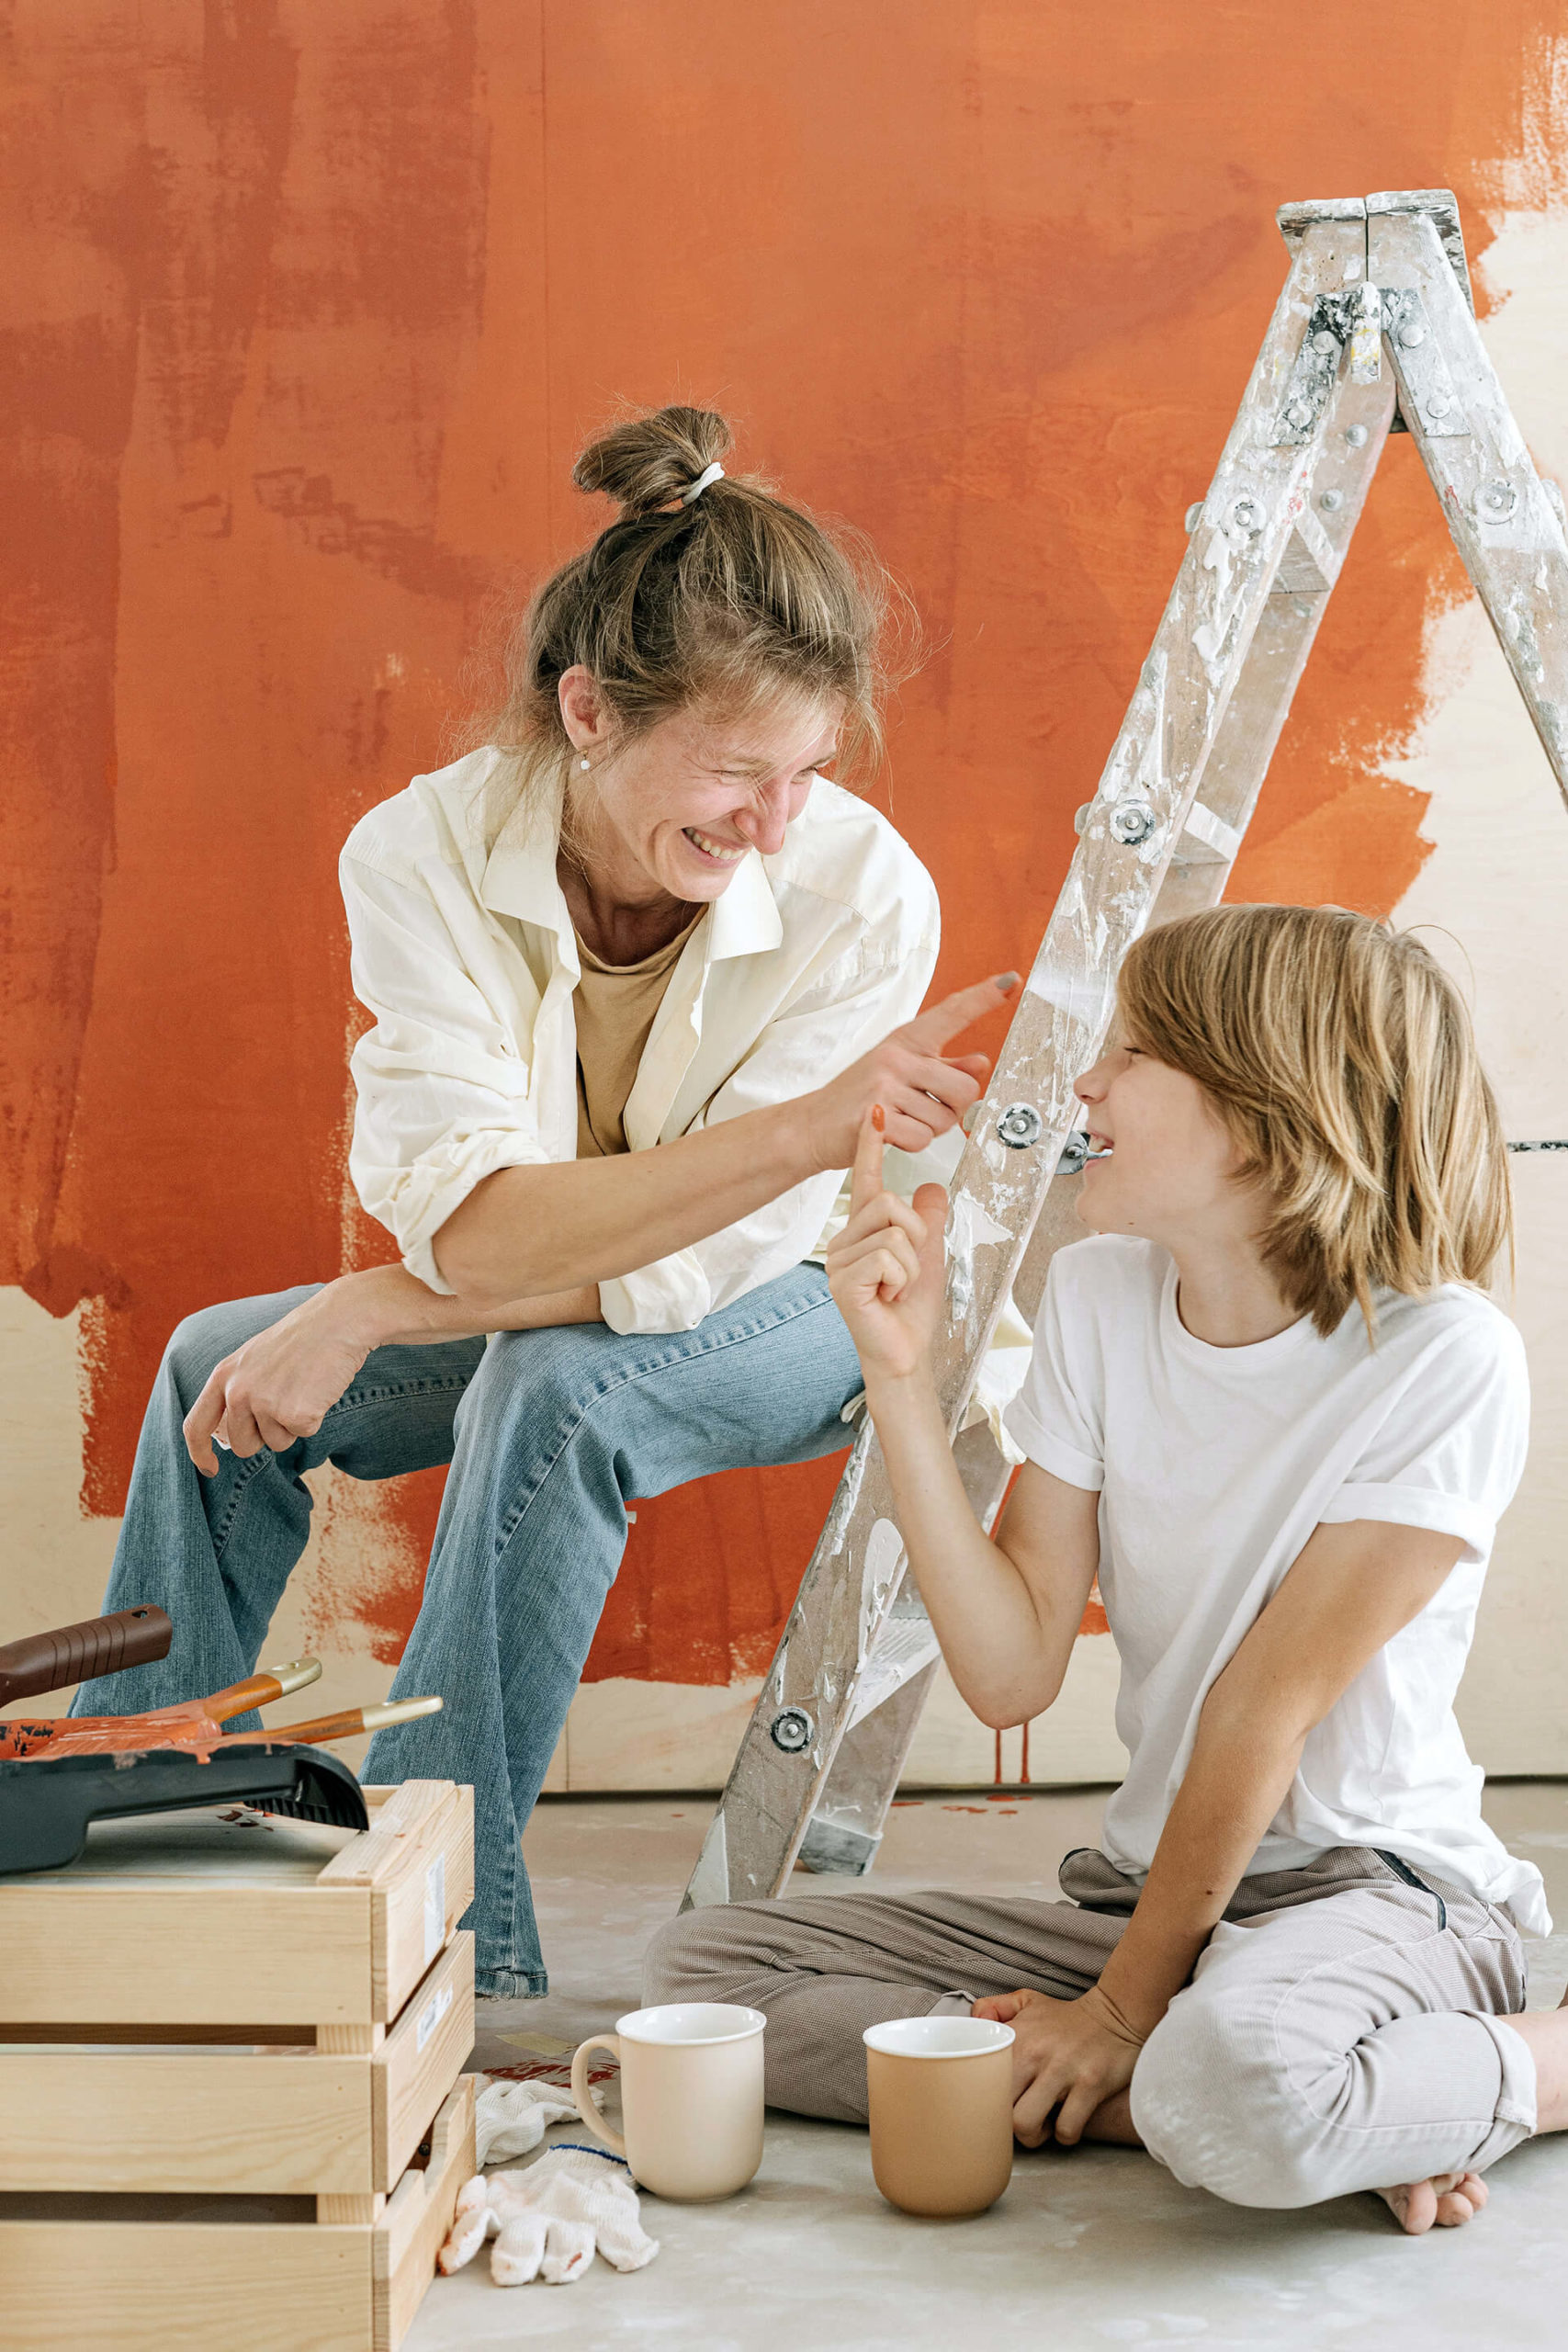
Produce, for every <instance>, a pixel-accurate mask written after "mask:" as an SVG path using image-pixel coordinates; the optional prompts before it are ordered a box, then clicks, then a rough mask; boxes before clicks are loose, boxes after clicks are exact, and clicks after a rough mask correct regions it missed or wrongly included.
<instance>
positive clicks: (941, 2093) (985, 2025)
mask: <svg viewBox="0 0 1568 2352" xmlns="http://www.w3.org/2000/svg"><path fill="white" fill-rule="evenodd" d="M863 2041H864V2042H865V2076H866V2090H867V2093H868V2095H869V2098H870V2101H871V2169H872V2175H873V2177H874V2179H875V2182H876V2185H877V2187H878V2188H880V2189H881V2191H882V2194H883V2195H884V2197H886V2199H887V2201H888V2203H889V2204H890V2205H897V2206H898V2207H899V2208H900V2210H901V2211H904V2212H906V2213H983V2212H984V2211H986V2208H987V2205H994V2204H995V2203H996V2201H997V2199H998V2197H999V2196H1000V2195H1001V2193H1002V2191H1003V2189H1004V2188H1006V2187H1007V2185H1008V2182H1009V2181H1010V2179H1011V2178H1012V2042H1013V2031H1012V2028H1011V2026H1010V2025H996V2024H994V2023H993V2022H992V2020H991V2019H990V2018H893V2019H891V2020H890V2022H889V2023H888V2024H886V2025H873V2026H867V2028H866V2030H865V2032H864V2035H863Z"/></svg>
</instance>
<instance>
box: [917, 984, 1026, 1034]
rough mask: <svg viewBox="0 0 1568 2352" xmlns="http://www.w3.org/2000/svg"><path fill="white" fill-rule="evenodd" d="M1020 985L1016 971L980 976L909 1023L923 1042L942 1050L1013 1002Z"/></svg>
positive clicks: (929, 1007)
mask: <svg viewBox="0 0 1568 2352" xmlns="http://www.w3.org/2000/svg"><path fill="white" fill-rule="evenodd" d="M1017 988H1018V974H1017V973H1016V972H998V973H997V974H996V975H995V976H994V977H993V978H990V979H988V980H976V981H975V983H974V984H973V986H972V987H969V988H966V989H955V990H954V992H953V995H952V996H944V997H943V998H942V1002H941V1003H940V1004H933V1005H930V1006H928V1007H927V1009H926V1011H925V1012H922V1013H919V1014H918V1015H917V1016H916V1018H915V1019H914V1020H913V1021H912V1022H911V1023H909V1026H910V1028H911V1030H913V1031H915V1032H916V1033H917V1034H918V1035H919V1039H920V1042H921V1044H922V1045H926V1046H931V1047H933V1048H934V1049H935V1050H936V1051H937V1052H939V1053H940V1052H941V1050H942V1046H946V1045H949V1044H951V1043H952V1041H953V1038H954V1037H956V1036H958V1035H961V1034H962V1032H963V1031H964V1030H965V1029H967V1028H968V1026H969V1024H970V1023H971V1022H973V1021H979V1020H982V1019H983V1018H984V1016H985V1015H986V1014H987V1012H996V1010H997V1008H998V1005H1003V1004H1008V1003H1010V1001H1011V1000H1012V997H1013V995H1014V992H1015V991H1016V989H1017Z"/></svg>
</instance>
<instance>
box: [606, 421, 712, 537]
mask: <svg viewBox="0 0 1568 2352" xmlns="http://www.w3.org/2000/svg"><path fill="white" fill-rule="evenodd" d="M729 444H730V431H729V427H728V424H726V423H725V421H724V419H723V417H722V416H720V415H718V414H717V413H716V411H715V410H713V409H711V408H660V409H654V410H652V411H650V413H649V414H648V415H646V416H633V417H628V418H627V419H626V423H625V424H616V425H613V426H612V427H611V429H610V431H609V432H608V433H602V434H601V435H600V436H599V438H598V440H597V441H591V442H590V443H589V445H588V447H587V448H586V449H584V451H583V452H582V455H581V457H580V458H579V459H578V461H577V463H576V465H575V466H573V468H572V469H571V478H572V481H574V482H575V483H576V484H577V487H578V489H579V490H596V491H602V492H604V496H605V497H606V498H613V499H614V500H615V503H616V504H617V505H618V506H619V508H620V510H621V515H622V519H623V520H626V519H627V518H628V517H631V516H635V515H651V514H654V513H656V512H657V511H658V509H659V508H660V507H661V506H669V505H671V504H672V503H673V502H674V501H675V500H676V499H678V498H679V497H681V496H682V493H683V492H686V491H688V490H690V489H691V487H692V484H693V483H694V481H696V480H697V479H698V477H699V476H700V475H702V474H704V473H705V472H706V470H707V469H708V467H709V466H711V465H712V464H713V463H714V462H715V460H716V458H722V457H723V455H724V453H725V451H726V450H727V449H728V447H729Z"/></svg>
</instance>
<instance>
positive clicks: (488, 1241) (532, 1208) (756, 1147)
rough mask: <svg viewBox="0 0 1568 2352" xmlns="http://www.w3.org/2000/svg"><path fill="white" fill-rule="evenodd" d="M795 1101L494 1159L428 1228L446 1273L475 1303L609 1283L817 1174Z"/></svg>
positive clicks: (702, 1237) (806, 1130) (804, 1122)
mask: <svg viewBox="0 0 1568 2352" xmlns="http://www.w3.org/2000/svg"><path fill="white" fill-rule="evenodd" d="M820 1172H821V1171H820V1169H819V1167H818V1163H817V1162H816V1160H815V1159H814V1158H813V1155H812V1149H811V1140H810V1128H809V1123H808V1121H807V1118H806V1117H805V1116H803V1115H802V1114H801V1111H800V1108H799V1106H798V1105H797V1104H795V1103H772V1104H770V1105H769V1106H768V1107H767V1108H766V1109H765V1110H761V1111H749V1112H747V1113H745V1114H743V1115H742V1116H741V1117H740V1118H738V1119H725V1120H721V1121H720V1122H719V1124H718V1125H716V1126H713V1127H705V1128H704V1129H703V1130H702V1131H701V1132H700V1133H699V1134H697V1135H692V1136H680V1137H678V1138H677V1140H676V1141H675V1142H673V1143H665V1144H660V1145H659V1146H658V1147H657V1148H656V1149H653V1150H650V1151H628V1152H625V1153H620V1154H617V1155H616V1156H615V1158H614V1159H589V1160H564V1161H559V1162H555V1163H552V1164H551V1165H549V1166H547V1167H526V1168H500V1169H497V1170H496V1171H495V1173H494V1175H492V1176H487V1177H486V1178H485V1179H484V1180H483V1182H481V1183H479V1184H476V1185H475V1187H474V1189H473V1191H472V1192H471V1193H469V1194H468V1199H467V1200H466V1201H464V1202H463V1204H462V1205H461V1206H460V1207H459V1208H457V1209H455V1210H454V1211H453V1213H452V1215H451V1216H449V1217H448V1218H447V1220H446V1224H445V1225H444V1226H443V1227H441V1229H440V1231H439V1232H438V1233H437V1234H436V1236H435V1238H434V1252H435V1262H436V1265H437V1266H438V1267H439V1269H440V1271H441V1274H442V1277H443V1279H444V1280H445V1281H446V1282H449V1283H452V1284H453V1286H454V1288H455V1289H456V1290H457V1292H459V1293H460V1294H461V1295H462V1296H464V1297H465V1298H468V1299H473V1300H476V1301H479V1302H481V1303H482V1302H484V1301H487V1300H496V1301H499V1300H519V1299H527V1298H533V1297H535V1296H537V1295H540V1294H541V1293H545V1292H559V1291H563V1290H566V1291H571V1290H578V1289H581V1288H582V1287H583V1286H585V1285H586V1284H589V1283H601V1282H613V1281H614V1280H615V1278H616V1276H617V1275H620V1274H629V1273H632V1272H635V1270H636V1269H637V1267H638V1266H648V1265H651V1264H652V1263H653V1262H654V1261H655V1260H657V1259H660V1258H666V1257H669V1256H671V1254H672V1253H673V1252H674V1251H675V1250H685V1249H689V1248H690V1247H691V1245H692V1243H693V1242H694V1241H702V1240H705V1238H707V1236H708V1235H709V1234H711V1233H718V1232H721V1231H722V1230H723V1228H724V1227H726V1226H727V1225H734V1224H735V1223H736V1222H737V1221H738V1220H739V1218H741V1217H743V1216H750V1214H751V1212H752V1211H753V1210H755V1209H760V1208H763V1207H765V1206H766V1204H768V1202H770V1201H773V1200H777V1198H778V1197H779V1195H780V1193H787V1192H788V1191H790V1190H791V1189H792V1187H793V1186H795V1185H796V1184H798V1183H800V1182H803V1181H804V1180H805V1179H806V1178H807V1176H812V1175H816V1174H818V1173H820Z"/></svg>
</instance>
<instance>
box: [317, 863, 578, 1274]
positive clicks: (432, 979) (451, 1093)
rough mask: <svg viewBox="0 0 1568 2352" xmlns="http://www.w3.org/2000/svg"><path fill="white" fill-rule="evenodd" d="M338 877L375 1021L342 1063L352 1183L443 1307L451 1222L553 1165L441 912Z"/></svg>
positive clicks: (358, 868)
mask: <svg viewBox="0 0 1568 2352" xmlns="http://www.w3.org/2000/svg"><path fill="white" fill-rule="evenodd" d="M340 871H341V877H342V882H343V894H344V906H345V907H346V909H347V912H348V922H349V935H350V939H351V941H352V944H353V967H352V969H353V979H354V988H355V994H356V995H357V997H358V998H359V1000H360V1001H361V1003H362V1004H363V1005H364V1006H365V1007H366V1009H367V1012H371V1013H372V1014H373V1015H374V1016H375V1026H374V1028H372V1029H370V1030H367V1033H366V1035H364V1036H363V1037H361V1038H360V1039H359V1041H358V1043H357V1045H356V1046H355V1048H354V1051H353V1054H352V1056H351V1057H350V1069H352V1071H353V1074H354V1082H355V1115H354V1136H353V1140H352V1142H351V1144H350V1147H349V1156H348V1167H349V1175H350V1178H351V1180H352V1182H353V1184H354V1188H355V1193H357V1194H358V1196H359V1199H360V1201H361V1203H362V1204H363V1205H364V1207H365V1209H366V1212H367V1215H369V1216H373V1217H375V1218H376V1219H377V1220H378V1222H379V1223H380V1224H382V1225H384V1226H385V1227H387V1229H388V1231H389V1233H390V1234H391V1235H392V1237H393V1238H394V1240H395V1241H396V1242H397V1244H398V1248H399V1250H400V1252H401V1255H402V1261H403V1264H404V1265H405V1266H406V1267H407V1269H408V1271H409V1272H410V1273H411V1274H413V1275H415V1276H416V1277H417V1279H418V1280H419V1281H420V1282H422V1283H424V1284H425V1285H426V1286H427V1287H428V1288H429V1289H431V1290H434V1291H438V1292H440V1293H441V1294H442V1295H444V1296H446V1297H450V1296H451V1295H452V1285H451V1283H447V1282H446V1281H444V1280H443V1279H442V1276H441V1273H440V1272H439V1270H438V1268H437V1266H436V1263H435V1259H434V1253H433V1249H432V1244H433V1243H434V1238H435V1236H436V1235H437V1234H438V1233H439V1232H440V1230H441V1228H442V1227H443V1226H444V1225H445V1224H446V1220H447V1218H448V1217H449V1216H452V1215H453V1213H454V1212H455V1211H456V1210H457V1209H458V1208H460V1207H461V1205H462V1204H463V1203H464V1201H466V1200H467V1198H468V1194H469V1193H471V1192H472V1191H473V1189H474V1187H475V1185H476V1184H478V1183H479V1182H482V1180H483V1179H484V1178H485V1177H486V1176H491V1175H493V1174H494V1172H495V1170H497V1169H498V1168H519V1167H532V1166H545V1165H547V1163H548V1162H549V1160H550V1158H551V1154H550V1152H549V1151H548V1150H547V1148H546V1145H545V1143H544V1140H543V1138H542V1137H541V1136H540V1134H539V1132H538V1124H537V1120H536V1115H535V1112H534V1108H533V1104H532V1102H531V1099H530V1097H531V1080H532V1076H533V1073H532V1071H531V1069H530V1066H529V1064H528V1063H527V1062H526V1061H525V1060H524V1059H523V1057H521V1056H520V1055H519V1054H518V1052H517V1051H516V1048H515V1046H513V1044H512V1043H511V1042H510V1039H509V1036H508V1033H507V1030H506V1026H505V1023H504V1022H503V1021H502V1018H501V1016H500V1015H499V1014H498V1012H496V1010H495V1008H494V1007H493V1006H492V1005H491V1003H490V1001H488V999H487V998H486V996H485V993H484V991H483V989H481V988H480V987H479V983H478V982H477V981H476V980H475V978H473V977H472V975H471V974H470V973H469V972H468V970H467V969H466V968H465V967H464V965H463V963H462V961H461V957H460V952H459V950H458V948H457V944H456V943H455V941H454V940H453V938H452V935H451V933H450V930H449V929H448V927H447V926H446V923H445V922H444V920H443V918H442V914H441V910H440V908H439V906H438V905H437V904H436V903H435V902H434V900H433V899H431V898H429V897H427V896H425V895H423V893H421V892H419V891H416V890H413V889H411V888H408V887H407V886H406V885H405V884H402V883H400V882H398V881H395V880H393V879H391V878H390V877H389V876H386V875H384V874H381V873H378V871H376V870H375V869H374V868H373V867H370V866H367V865H364V864H362V863H361V862H360V861H359V860H357V859H355V858H353V857H350V856H347V855H345V856H344V861H343V865H342V867H341V869H340Z"/></svg>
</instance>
